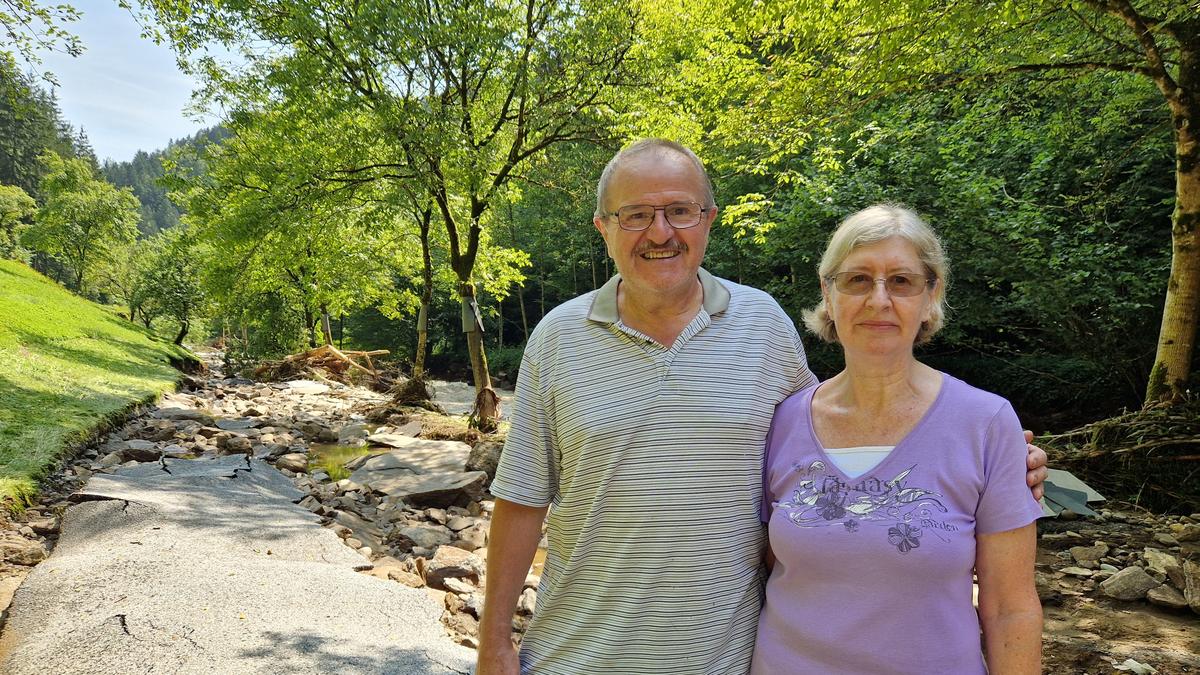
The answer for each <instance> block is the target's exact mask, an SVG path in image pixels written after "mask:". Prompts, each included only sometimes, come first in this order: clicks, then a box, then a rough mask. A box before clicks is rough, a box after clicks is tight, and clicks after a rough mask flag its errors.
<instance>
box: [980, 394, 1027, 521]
mask: <svg viewBox="0 0 1200 675" xmlns="http://www.w3.org/2000/svg"><path fill="white" fill-rule="evenodd" d="M983 453H984V454H983V471H984V488H983V494H982V495H980V498H979V506H978V507H977V508H976V510H975V531H976V532H977V533H979V534H992V533H994V532H1005V531H1007V530H1014V529H1016V528H1018V527H1024V526H1025V525H1028V524H1029V523H1032V522H1034V521H1035V520H1037V519H1038V518H1039V517H1041V515H1042V507H1041V506H1040V505H1038V502H1037V500H1036V499H1034V498H1033V493H1032V492H1031V491H1030V489H1029V486H1028V485H1026V484H1025V455H1026V448H1025V438H1024V436H1023V435H1022V434H1021V423H1020V421H1019V420H1018V419H1017V414H1016V413H1015V412H1014V411H1013V409H1012V406H1011V405H1009V403H1008V402H1007V401H1006V402H1005V403H1004V406H1003V407H1001V408H1000V410H999V411H997V413H996V415H995V416H994V417H993V418H992V422H991V425H989V427H988V431H987V437H986V440H985V446H984V450H983Z"/></svg>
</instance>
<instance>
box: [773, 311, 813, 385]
mask: <svg viewBox="0 0 1200 675" xmlns="http://www.w3.org/2000/svg"><path fill="white" fill-rule="evenodd" d="M780 311H781V312H782V311H783V310H782V308H781V309H780ZM784 318H785V319H786V321H787V324H788V328H789V329H790V330H791V338H792V342H793V344H794V345H795V347H796V367H795V369H793V370H792V373H793V374H794V376H793V379H792V387H793V389H792V391H800V390H802V389H808V388H809V387H811V386H813V385H814V384H816V383H817V376H816V375H813V372H812V371H811V370H809V368H808V357H807V356H805V354H804V343H803V342H802V341H801V340H800V333H799V331H797V330H796V324H794V323H792V319H791V317H788V316H787V315H786V314H785V315H784Z"/></svg>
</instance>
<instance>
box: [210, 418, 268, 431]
mask: <svg viewBox="0 0 1200 675" xmlns="http://www.w3.org/2000/svg"><path fill="white" fill-rule="evenodd" d="M256 426H258V420H252V419H245V418H240V419H238V418H234V419H219V420H217V428H218V429H222V430H224V431H245V430H246V429H253V428H254V427H256Z"/></svg>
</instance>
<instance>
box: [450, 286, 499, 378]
mask: <svg viewBox="0 0 1200 675" xmlns="http://www.w3.org/2000/svg"><path fill="white" fill-rule="evenodd" d="M458 294H459V297H460V298H461V301H462V315H463V332H465V333H466V334H467V351H468V352H470V354H471V377H472V379H473V382H474V384H475V393H476V394H477V395H478V394H480V393H481V392H483V390H484V389H491V388H492V376H491V375H490V374H489V373H488V363H487V352H486V351H485V350H484V347H483V331H482V330H481V329H482V326H480V325H479V321H478V317H477V315H476V313H475V284H474V283H472V282H470V281H462V282H461V283H460V284H459V287H458Z"/></svg>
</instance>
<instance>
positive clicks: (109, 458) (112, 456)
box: [95, 452, 125, 469]
mask: <svg viewBox="0 0 1200 675" xmlns="http://www.w3.org/2000/svg"><path fill="white" fill-rule="evenodd" d="M124 461H125V460H123V459H121V453H119V452H110V453H108V454H107V455H105V456H103V457H101V458H100V459H99V461H97V462H96V465H95V468H99V469H108V468H110V467H114V466H117V465H118V464H120V463H121V462H124Z"/></svg>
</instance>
